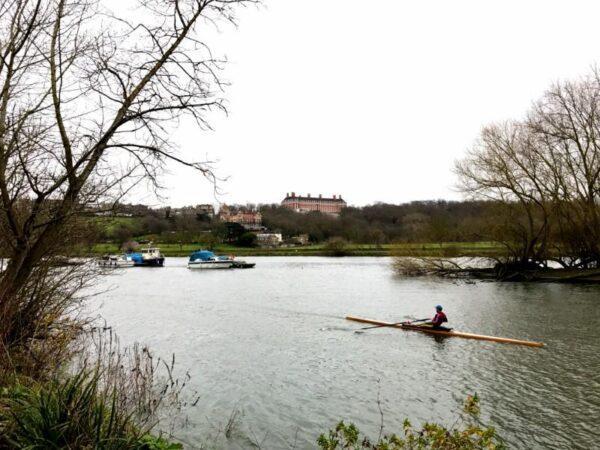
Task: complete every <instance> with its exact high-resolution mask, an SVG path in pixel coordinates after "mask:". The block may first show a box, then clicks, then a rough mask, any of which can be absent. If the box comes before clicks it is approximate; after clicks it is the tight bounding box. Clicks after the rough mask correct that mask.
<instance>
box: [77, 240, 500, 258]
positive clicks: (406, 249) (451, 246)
mask: <svg viewBox="0 0 600 450" xmlns="http://www.w3.org/2000/svg"><path fill="white" fill-rule="evenodd" d="M155 245H156V246H157V247H160V249H161V252H162V253H163V254H164V255H165V256H189V254H190V253H191V252H193V251H194V250H198V249H201V248H205V247H204V246H203V245H202V244H192V243H186V244H166V243H165V244H163V243H160V242H156V243H155ZM213 251H214V252H215V253H221V254H227V255H229V254H233V255H236V256H332V253H333V252H332V250H331V249H330V248H328V247H327V244H317V245H305V246H301V247H276V248H263V247H251V248H248V247H236V246H232V245H224V244H221V245H216V246H214V247H213ZM336 251H337V254H338V255H339V256H443V257H461V256H471V257H486V256H487V257H493V256H498V255H500V254H501V252H502V247H501V246H500V245H498V244H496V243H494V242H443V243H402V244H382V245H374V244H347V245H345V246H344V247H343V248H342V249H338V250H336ZM112 253H119V246H118V245H117V244H96V245H94V246H93V247H92V249H91V251H89V252H88V256H98V255H105V254H112Z"/></svg>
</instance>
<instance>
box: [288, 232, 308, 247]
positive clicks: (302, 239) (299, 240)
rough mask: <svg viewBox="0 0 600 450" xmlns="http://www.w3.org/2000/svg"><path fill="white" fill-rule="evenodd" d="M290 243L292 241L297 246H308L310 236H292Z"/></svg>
mask: <svg viewBox="0 0 600 450" xmlns="http://www.w3.org/2000/svg"><path fill="white" fill-rule="evenodd" d="M290 241H292V243H294V244H296V245H308V234H299V235H298V236H292V238H291V239H290Z"/></svg>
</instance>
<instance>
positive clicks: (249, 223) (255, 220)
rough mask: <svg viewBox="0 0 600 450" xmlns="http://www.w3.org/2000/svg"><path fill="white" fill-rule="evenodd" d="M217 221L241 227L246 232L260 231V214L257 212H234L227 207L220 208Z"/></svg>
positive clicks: (239, 210)
mask: <svg viewBox="0 0 600 450" xmlns="http://www.w3.org/2000/svg"><path fill="white" fill-rule="evenodd" d="M219 219H221V220H222V221H223V222H232V223H238V224H240V225H242V226H243V227H244V228H246V229H247V230H262V229H264V227H262V214H261V213H260V212H259V211H248V210H242V209H237V210H234V209H232V208H230V207H229V206H227V205H223V206H221V210H220V211H219Z"/></svg>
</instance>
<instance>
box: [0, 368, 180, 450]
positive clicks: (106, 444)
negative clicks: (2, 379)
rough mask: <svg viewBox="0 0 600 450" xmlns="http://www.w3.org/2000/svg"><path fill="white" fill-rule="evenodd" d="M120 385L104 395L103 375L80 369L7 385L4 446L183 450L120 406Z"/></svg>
mask: <svg viewBox="0 0 600 450" xmlns="http://www.w3.org/2000/svg"><path fill="white" fill-rule="evenodd" d="M117 398H118V393H117V391H116V389H115V388H113V389H112V390H110V391H109V395H105V392H104V389H103V388H102V387H101V383H100V376H99V374H98V373H97V372H96V373H93V372H85V371H82V372H79V373H77V374H75V375H73V376H70V377H66V378H65V379H64V380H60V381H59V380H53V381H50V382H47V383H44V384H32V385H25V384H21V383H20V382H16V383H14V384H13V385H12V386H10V387H5V388H3V390H2V392H1V394H0V435H1V436H2V438H0V445H2V446H9V447H15V448H30V449H44V448H102V449H157V450H158V449H161V450H163V449H164V450H166V449H178V448H182V447H181V446H180V445H179V444H173V443H170V442H168V441H166V440H164V439H163V438H161V437H157V436H152V435H149V430H148V429H142V428H140V427H138V426H137V425H136V424H135V422H134V418H133V417H132V415H131V414H130V413H129V412H127V411H125V410H122V409H120V408H118V406H117V405H118V400H117Z"/></svg>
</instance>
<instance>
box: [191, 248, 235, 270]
mask: <svg viewBox="0 0 600 450" xmlns="http://www.w3.org/2000/svg"><path fill="white" fill-rule="evenodd" d="M233 264H234V260H233V258H230V257H228V256H217V255H215V254H214V253H213V252H210V251H208V250H198V251H195V252H194V253H192V254H191V255H190V259H189V261H188V269H231V268H232V267H233Z"/></svg>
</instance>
